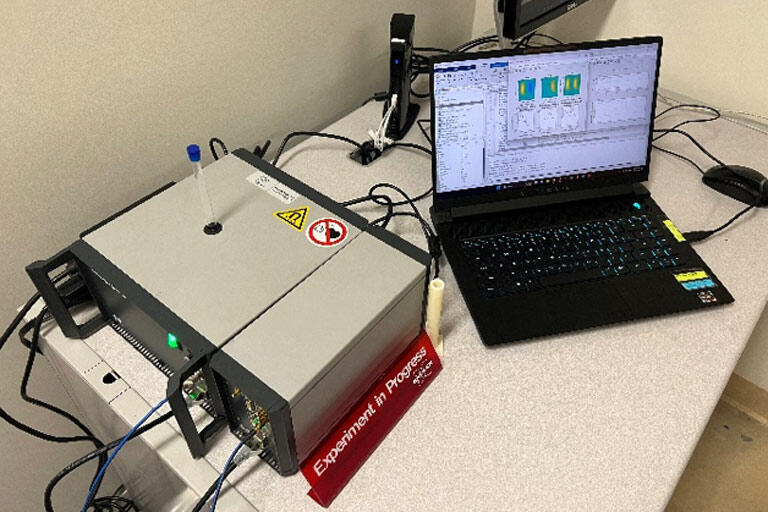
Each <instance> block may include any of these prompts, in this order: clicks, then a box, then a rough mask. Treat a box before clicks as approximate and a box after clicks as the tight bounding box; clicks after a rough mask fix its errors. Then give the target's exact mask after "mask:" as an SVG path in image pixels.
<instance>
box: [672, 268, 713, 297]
mask: <svg viewBox="0 0 768 512" xmlns="http://www.w3.org/2000/svg"><path fill="white" fill-rule="evenodd" d="M674 276H675V279H676V280H677V282H678V283H680V286H682V287H683V288H685V289H686V290H688V291H689V292H693V291H698V290H706V289H707V288H715V287H716V286H717V285H716V284H715V282H714V281H713V280H712V278H711V277H709V275H708V274H707V273H706V272H704V271H703V270H691V271H689V272H682V273H679V274H674Z"/></svg>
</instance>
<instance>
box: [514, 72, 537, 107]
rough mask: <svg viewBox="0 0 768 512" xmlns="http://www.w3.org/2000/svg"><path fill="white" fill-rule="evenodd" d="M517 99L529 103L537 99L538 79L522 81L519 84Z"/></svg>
mask: <svg viewBox="0 0 768 512" xmlns="http://www.w3.org/2000/svg"><path fill="white" fill-rule="evenodd" d="M517 99H518V100H519V101H529V100H533V99H536V79H535V78H531V79H528V80H520V81H519V82H517Z"/></svg>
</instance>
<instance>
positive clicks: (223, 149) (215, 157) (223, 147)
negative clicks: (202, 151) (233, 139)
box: [208, 137, 229, 160]
mask: <svg viewBox="0 0 768 512" xmlns="http://www.w3.org/2000/svg"><path fill="white" fill-rule="evenodd" d="M214 143H216V144H218V145H219V146H221V150H222V151H223V152H224V154H225V155H228V154H229V150H228V149H227V146H226V145H225V144H224V142H222V140H221V139H219V138H217V137H211V140H209V141H208V147H209V148H210V150H211V154H212V155H213V159H214V160H218V159H219V155H218V154H217V153H216V148H215V147H214V146H213V144H214Z"/></svg>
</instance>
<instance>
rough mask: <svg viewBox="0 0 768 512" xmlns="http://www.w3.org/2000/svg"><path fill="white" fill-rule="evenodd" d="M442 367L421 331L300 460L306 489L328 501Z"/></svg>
mask: <svg viewBox="0 0 768 512" xmlns="http://www.w3.org/2000/svg"><path fill="white" fill-rule="evenodd" d="M441 369H442V364H440V358H439V357H438V356H437V354H436V353H435V350H434V348H433V347H432V342H431V341H430V339H429V336H427V335H426V333H424V332H422V333H421V334H419V336H418V337H417V338H416V339H415V340H414V341H413V343H411V344H410V345H409V346H408V348H407V349H406V350H405V351H404V352H403V353H402V354H401V355H400V357H399V358H398V359H397V361H395V362H394V363H393V364H392V366H390V367H389V369H388V370H387V371H386V373H385V374H384V375H383V376H382V377H381V379H379V380H378V381H377V382H376V383H374V385H373V386H372V387H371V389H369V390H368V392H367V393H366V394H365V395H364V396H363V398H362V399H361V400H360V401H359V402H358V403H357V405H356V406H355V407H353V408H352V410H351V411H350V412H349V414H347V416H346V417H344V418H343V419H342V420H341V421H340V422H339V423H338V424H337V425H336V428H335V429H334V431H333V432H331V434H330V435H329V436H328V437H327V438H326V439H325V441H324V442H323V444H321V445H320V446H319V447H318V448H317V449H316V450H315V451H314V452H313V453H312V455H311V456H310V457H309V458H308V459H307V460H305V461H304V462H303V463H302V464H301V472H302V473H304V477H305V478H306V479H307V481H308V482H309V485H311V486H312V488H311V489H310V490H309V492H308V493H307V494H309V496H311V497H312V499H314V500H315V501H316V502H318V503H319V504H320V505H322V506H323V507H327V506H328V505H330V504H331V502H332V501H333V500H334V498H336V496H337V495H338V494H339V492H341V490H342V489H343V488H344V486H345V485H346V484H347V482H349V480H350V479H351V478H352V477H353V476H354V474H355V473H356V472H357V470H358V469H360V467H361V466H362V465H363V463H364V462H365V461H366V460H367V459H368V457H369V456H370V455H371V454H372V453H373V451H374V450H375V449H376V447H377V446H378V445H379V443H381V441H382V440H383V439H384V438H385V437H386V436H387V434H388V433H389V431H390V430H392V427H394V426H395V424H396V423H397V422H398V421H399V420H400V418H402V417H403V414H405V411H407V410H408V409H409V408H410V407H411V405H413V403H414V402H415V401H416V399H417V398H418V397H419V396H420V395H421V393H422V392H423V391H424V389H426V387H427V386H429V384H430V382H432V379H434V378H435V376H436V375H437V374H438V373H439V372H440V370H441Z"/></svg>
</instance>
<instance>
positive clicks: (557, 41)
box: [528, 32, 565, 44]
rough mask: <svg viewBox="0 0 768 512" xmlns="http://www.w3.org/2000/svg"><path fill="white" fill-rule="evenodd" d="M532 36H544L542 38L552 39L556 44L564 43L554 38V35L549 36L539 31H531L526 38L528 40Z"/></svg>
mask: <svg viewBox="0 0 768 512" xmlns="http://www.w3.org/2000/svg"><path fill="white" fill-rule="evenodd" d="M534 37H542V38H544V39H549V40H550V41H553V42H554V43H556V44H565V43H564V42H562V41H561V40H559V39H558V38H556V37H554V36H551V35H549V34H542V33H541V32H533V33H532V34H531V35H530V37H529V38H528V42H530V41H531V39H533V38H534Z"/></svg>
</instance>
